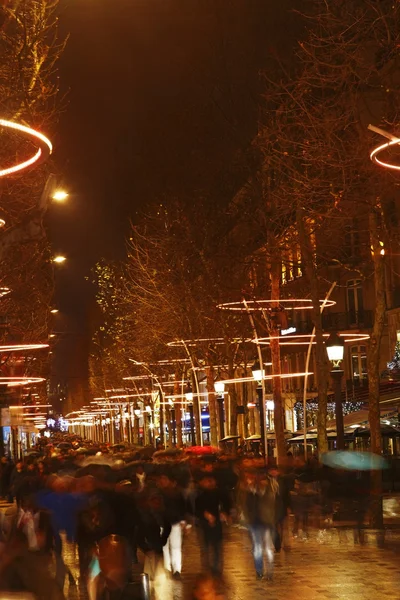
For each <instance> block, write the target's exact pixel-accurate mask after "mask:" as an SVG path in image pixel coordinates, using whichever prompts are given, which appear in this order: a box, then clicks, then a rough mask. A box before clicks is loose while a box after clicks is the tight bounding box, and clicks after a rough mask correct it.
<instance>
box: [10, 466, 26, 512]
mask: <svg viewBox="0 0 400 600" xmlns="http://www.w3.org/2000/svg"><path fill="white" fill-rule="evenodd" d="M25 476H26V471H25V468H24V463H23V462H22V460H17V462H16V464H15V467H14V469H13V471H12V473H11V478H10V494H11V496H12V497H13V498H15V500H16V502H17V505H18V506H19V505H20V503H21V494H22V487H23V484H24V481H25Z"/></svg>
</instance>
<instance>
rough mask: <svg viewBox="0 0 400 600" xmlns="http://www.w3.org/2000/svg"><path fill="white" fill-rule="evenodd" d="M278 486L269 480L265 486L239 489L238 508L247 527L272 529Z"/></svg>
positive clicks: (274, 522) (274, 520)
mask: <svg viewBox="0 0 400 600" xmlns="http://www.w3.org/2000/svg"><path fill="white" fill-rule="evenodd" d="M277 494H279V489H278V484H277V482H276V481H274V480H269V481H268V482H267V484H266V485H262V486H260V485H257V486H256V487H255V488H252V489H250V488H241V489H240V491H239V494H238V506H239V508H240V510H241V513H242V515H243V518H244V520H245V522H246V523H247V525H250V526H254V525H263V526H266V527H274V526H275V524H276V521H277V516H278V515H277Z"/></svg>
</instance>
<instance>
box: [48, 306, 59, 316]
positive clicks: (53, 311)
mask: <svg viewBox="0 0 400 600" xmlns="http://www.w3.org/2000/svg"><path fill="white" fill-rule="evenodd" d="M50 312H51V314H53V315H56V314H57V313H58V308H52V309H51V311H50Z"/></svg>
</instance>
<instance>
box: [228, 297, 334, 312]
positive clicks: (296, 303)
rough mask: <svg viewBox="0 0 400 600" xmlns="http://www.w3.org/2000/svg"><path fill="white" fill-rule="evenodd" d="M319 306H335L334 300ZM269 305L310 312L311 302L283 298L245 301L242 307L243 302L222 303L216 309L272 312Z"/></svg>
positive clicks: (305, 299)
mask: <svg viewBox="0 0 400 600" xmlns="http://www.w3.org/2000/svg"><path fill="white" fill-rule="evenodd" d="M319 302H320V304H324V303H325V307H331V306H335V304H336V302H335V301H334V300H327V301H326V302H325V300H320V301H319ZM271 304H277V305H278V306H279V305H282V308H285V309H289V310H311V309H312V300H310V299H309V298H285V299H281V300H247V301H246V305H247V306H244V304H243V301H241V302H224V303H223V304H217V308H220V309H221V310H232V311H237V312H248V309H249V310H250V311H262V310H273V308H274V307H271V306H270V305H271Z"/></svg>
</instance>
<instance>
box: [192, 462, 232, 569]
mask: <svg viewBox="0 0 400 600" xmlns="http://www.w3.org/2000/svg"><path fill="white" fill-rule="evenodd" d="M230 509H231V506H230V503H229V497H228V496H227V495H226V494H224V491H223V490H221V489H220V488H218V487H217V481H216V479H215V476H214V475H213V474H212V473H208V472H204V473H203V474H202V475H201V478H200V480H199V490H198V494H197V497H196V500H195V512H196V517H197V518H198V523H199V526H200V530H201V533H202V538H203V539H202V541H203V544H202V558H203V567H204V570H206V571H208V570H211V573H212V574H213V575H215V576H219V575H221V574H222V566H223V565H222V521H225V522H226V521H227V520H228V517H229V514H230Z"/></svg>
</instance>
